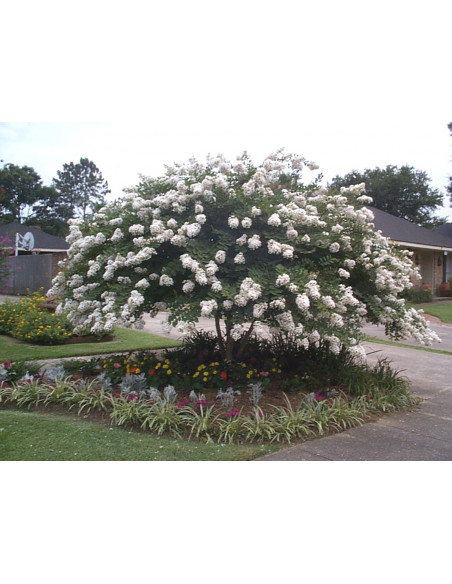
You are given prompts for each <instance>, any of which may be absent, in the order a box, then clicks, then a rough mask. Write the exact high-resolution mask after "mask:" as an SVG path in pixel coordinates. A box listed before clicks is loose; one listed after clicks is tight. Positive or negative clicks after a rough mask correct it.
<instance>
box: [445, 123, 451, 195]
mask: <svg viewBox="0 0 452 584" xmlns="http://www.w3.org/2000/svg"><path fill="white" fill-rule="evenodd" d="M447 127H448V129H449V132H450V135H451V136H452V122H450V124H447ZM446 189H447V194H448V195H449V200H450V204H451V205H452V175H451V176H449V184H448V185H447V187H446Z"/></svg>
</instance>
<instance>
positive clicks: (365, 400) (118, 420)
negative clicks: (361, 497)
mask: <svg viewBox="0 0 452 584" xmlns="http://www.w3.org/2000/svg"><path fill="white" fill-rule="evenodd" d="M183 355H185V357H187V354H186V352H185V353H184V351H183V350H181V351H176V352H173V353H164V354H155V353H154V354H147V355H146V354H141V355H128V356H126V357H124V356H112V357H108V358H106V359H95V360H91V361H90V362H87V363H85V364H84V365H83V367H81V368H80V364H79V366H78V371H74V373H73V375H72V376H69V374H68V370H65V369H64V367H62V366H59V367H56V368H53V369H50V370H48V371H47V372H46V374H45V375H44V376H39V375H30V374H29V373H26V374H25V375H24V376H23V377H21V378H20V379H17V375H16V380H13V379H12V376H10V374H9V372H10V371H12V369H13V366H12V364H5V366H4V367H3V368H0V379H3V381H2V382H1V387H0V403H1V404H5V405H13V406H18V407H28V408H30V407H42V406H45V407H46V406H55V405H56V406H63V407H65V408H68V409H71V410H73V409H75V410H76V411H77V412H78V413H79V414H80V415H81V414H83V415H87V414H89V413H90V412H103V413H104V415H106V416H108V417H109V420H110V422H111V423H112V424H115V425H118V426H130V427H138V428H142V429H144V430H148V431H152V432H157V433H158V434H170V435H174V436H178V437H181V436H184V437H186V438H188V439H195V438H196V439H208V440H217V441H219V442H234V441H239V442H246V441H273V440H276V441H284V442H290V441H291V440H294V439H306V438H308V437H312V436H317V435H322V434H325V433H328V432H337V431H342V430H344V429H346V428H349V427H353V426H356V425H359V424H362V423H363V422H364V421H366V420H368V419H369V418H370V417H372V416H375V415H379V414H381V413H383V412H386V411H394V410H397V409H401V408H405V407H413V406H414V405H415V404H416V403H417V402H416V399H415V398H413V397H412V396H411V395H410V393H409V390H408V384H407V382H406V380H404V379H403V378H401V377H400V376H399V375H398V373H396V372H394V371H393V370H392V369H391V368H390V367H389V365H388V364H387V363H385V362H380V363H379V364H378V365H377V366H376V367H374V368H370V367H368V366H363V365H359V366H358V365H356V364H353V363H349V365H348V370H347V367H344V368H343V375H342V381H341V383H335V384H334V385H332V384H325V383H323V385H322V387H319V382H320V380H319V379H312V378H311V377H310V376H309V375H308V374H307V373H306V374H304V377H303V378H302V377H301V376H300V375H299V374H298V375H296V374H294V372H292V374H291V378H292V387H291V388H290V387H289V383H288V379H289V377H290V375H287V371H286V374H284V372H283V369H282V368H280V367H279V366H278V364H277V362H275V361H273V359H276V357H272V358H271V362H270V365H271V364H273V367H271V368H270V367H269V368H267V370H261V369H259V368H257V367H252V366H251V365H249V364H247V363H236V364H235V365H231V366H230V367H228V368H226V367H224V368H223V367H221V366H220V362H218V361H208V362H206V363H201V364H198V365H196V363H195V362H193V360H192V361H191V362H190V360H189V359H187V358H185V359H182V356H183ZM336 360H337V356H336ZM6 365H8V366H6ZM182 365H185V366H184V367H182ZM195 365H196V366H195ZM244 365H245V366H244ZM323 366H325V363H323ZM323 368H325V367H323ZM330 372H331V371H330ZM347 379H348V380H349V382H347ZM294 380H298V382H296V381H294ZM351 380H353V381H351ZM150 382H152V383H150ZM284 383H285V384H286V387H287V390H290V392H289V391H287V392H286V391H283V390H282V389H281V387H282V386H284ZM314 388H315V389H314Z"/></svg>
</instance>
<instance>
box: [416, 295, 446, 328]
mask: <svg viewBox="0 0 452 584" xmlns="http://www.w3.org/2000/svg"><path fill="white" fill-rule="evenodd" d="M414 308H415V309H416V310H420V309H422V310H423V311H424V312H425V313H426V314H431V315H432V316H436V317H437V318H439V319H440V320H442V321H443V322H449V323H452V301H447V300H443V301H440V302H431V303H430V302H429V303H426V304H415V305H414Z"/></svg>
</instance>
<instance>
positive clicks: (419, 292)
mask: <svg viewBox="0 0 452 584" xmlns="http://www.w3.org/2000/svg"><path fill="white" fill-rule="evenodd" d="M401 296H402V298H405V300H408V302H412V303H413V304H416V303H418V302H433V293H432V289H431V288H430V286H428V287H425V288H410V289H409V290H405V292H404V293H403V294H402V295H401Z"/></svg>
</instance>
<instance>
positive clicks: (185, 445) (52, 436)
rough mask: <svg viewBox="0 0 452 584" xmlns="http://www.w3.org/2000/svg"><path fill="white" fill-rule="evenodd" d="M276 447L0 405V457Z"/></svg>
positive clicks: (186, 456) (157, 456)
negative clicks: (190, 437)
mask: <svg viewBox="0 0 452 584" xmlns="http://www.w3.org/2000/svg"><path fill="white" fill-rule="evenodd" d="M279 448H281V446H278V445H275V444H271V445H259V444H246V445H237V444H233V445H231V444H224V445H222V444H217V443H214V442H212V443H209V444H206V443H203V442H195V441H192V442H187V441H185V440H176V439H174V438H162V437H158V436H156V435H154V434H150V433H145V432H138V431H127V430H124V429H123V428H109V427H107V426H103V425H101V424H97V423H94V422H89V421H86V420H82V419H80V418H77V417H70V416H64V415H57V414H47V413H37V412H24V411H17V410H0V460H25V461H32V460H40V461H44V460H71V461H73V460H84V461H85V460H91V461H95V460H162V461H163V460H186V461H195V460H197V461H201V460H206V461H207V460H252V459H254V458H258V457H259V456H263V455H264V454H268V453H270V452H275V451H276V450H279Z"/></svg>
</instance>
